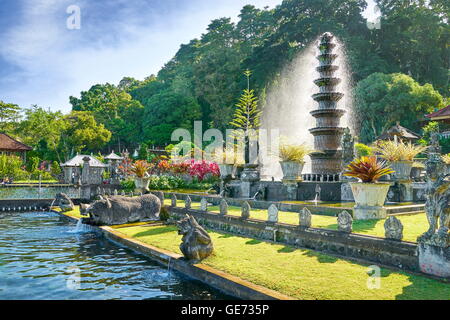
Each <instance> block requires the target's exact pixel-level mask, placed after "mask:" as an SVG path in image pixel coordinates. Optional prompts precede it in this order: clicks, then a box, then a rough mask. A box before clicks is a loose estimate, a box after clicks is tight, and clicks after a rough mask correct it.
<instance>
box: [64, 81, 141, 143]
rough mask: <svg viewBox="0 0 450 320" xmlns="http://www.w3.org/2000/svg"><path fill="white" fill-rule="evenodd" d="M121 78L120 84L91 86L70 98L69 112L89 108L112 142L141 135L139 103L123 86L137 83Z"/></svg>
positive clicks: (130, 141)
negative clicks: (107, 131) (106, 130)
mask: <svg viewBox="0 0 450 320" xmlns="http://www.w3.org/2000/svg"><path fill="white" fill-rule="evenodd" d="M136 81H137V80H134V79H132V78H124V79H122V81H121V85H120V86H121V87H122V88H121V87H120V86H119V87H116V86H114V85H112V84H109V83H107V84H105V85H100V84H97V85H94V86H92V87H91V88H90V89H89V90H88V91H83V92H81V97H80V98H76V97H70V103H71V104H72V110H73V111H90V112H92V114H93V116H94V118H95V120H96V121H97V122H98V123H101V124H103V125H104V126H105V128H106V129H108V130H109V131H111V132H112V133H113V136H112V138H111V140H110V141H111V143H112V144H133V143H135V142H136V141H137V142H139V141H140V139H141V137H142V121H141V115H142V112H143V110H144V108H143V106H142V105H141V103H140V102H139V101H137V100H134V99H133V98H132V97H131V95H130V94H129V93H127V92H126V91H125V90H124V89H130V90H131V89H132V88H137V87H138V86H139V85H140V83H138V82H136Z"/></svg>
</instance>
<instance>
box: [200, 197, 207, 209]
mask: <svg viewBox="0 0 450 320" xmlns="http://www.w3.org/2000/svg"><path fill="white" fill-rule="evenodd" d="M200 210H201V211H208V201H207V200H206V198H205V197H203V198H202V199H201V200H200Z"/></svg>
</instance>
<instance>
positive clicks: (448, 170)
mask: <svg viewBox="0 0 450 320" xmlns="http://www.w3.org/2000/svg"><path fill="white" fill-rule="evenodd" d="M445 168H446V173H447V174H450V163H446V164H445Z"/></svg>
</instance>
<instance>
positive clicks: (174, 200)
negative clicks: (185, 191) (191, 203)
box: [170, 193, 177, 207]
mask: <svg viewBox="0 0 450 320" xmlns="http://www.w3.org/2000/svg"><path fill="white" fill-rule="evenodd" d="M170 201H171V205H172V207H176V206H177V196H176V195H175V193H172V196H171V198H170Z"/></svg>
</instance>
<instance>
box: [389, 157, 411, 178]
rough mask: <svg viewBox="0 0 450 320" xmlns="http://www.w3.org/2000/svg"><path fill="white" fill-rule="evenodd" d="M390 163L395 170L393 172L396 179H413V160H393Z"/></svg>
mask: <svg viewBox="0 0 450 320" xmlns="http://www.w3.org/2000/svg"><path fill="white" fill-rule="evenodd" d="M389 165H390V167H391V168H392V170H394V171H395V172H394V173H393V174H392V177H393V178H394V179H395V180H411V169H412V166H413V161H392V162H390V163H389Z"/></svg>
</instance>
